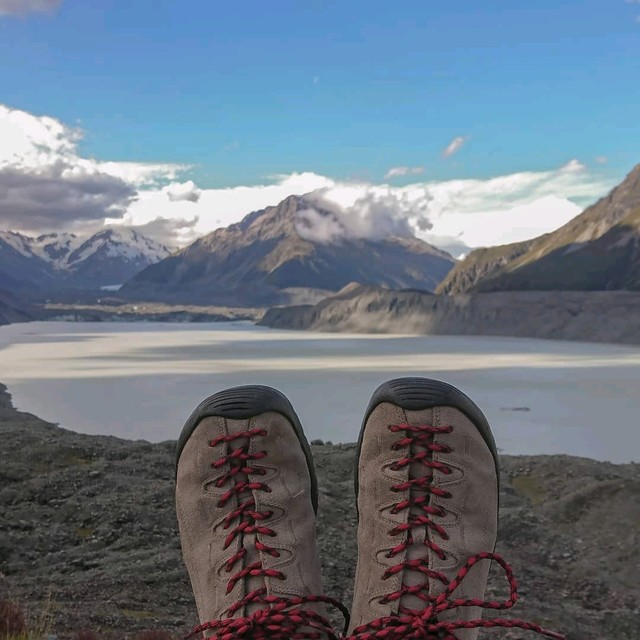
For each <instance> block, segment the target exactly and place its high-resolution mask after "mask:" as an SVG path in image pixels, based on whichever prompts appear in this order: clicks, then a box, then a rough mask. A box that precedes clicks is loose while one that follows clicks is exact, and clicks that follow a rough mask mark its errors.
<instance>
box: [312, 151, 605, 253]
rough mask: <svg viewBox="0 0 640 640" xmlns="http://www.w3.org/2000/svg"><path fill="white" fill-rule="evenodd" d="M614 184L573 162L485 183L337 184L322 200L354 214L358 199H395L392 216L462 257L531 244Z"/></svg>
mask: <svg viewBox="0 0 640 640" xmlns="http://www.w3.org/2000/svg"><path fill="white" fill-rule="evenodd" d="M612 186H613V185H612V184H610V183H608V182H603V181H601V180H599V179H598V178H596V177H594V176H593V175H591V174H590V173H589V172H588V171H586V169H585V168H584V167H582V165H580V163H579V162H578V161H575V160H573V161H570V162H568V163H566V164H565V165H563V166H561V167H559V168H558V169H555V170H552V171H543V172H521V173H515V174H510V175H506V176H498V177H495V178H490V179H486V180H473V179H467V180H449V181H443V182H423V183H415V184H411V185H407V186H405V187H399V188H392V187H379V186H374V185H348V184H337V185H335V186H334V187H333V188H330V189H326V190H324V191H323V193H322V196H323V198H325V199H328V200H330V201H333V202H336V203H337V204H339V205H340V206H341V207H342V208H343V210H345V211H347V212H349V211H350V210H354V209H355V210H356V211H357V208H358V207H357V202H358V200H362V199H363V198H365V196H366V197H368V201H371V200H372V199H373V200H379V201H381V202H386V203H387V204H389V202H390V201H389V199H388V198H389V195H393V197H395V198H396V199H397V204H396V206H394V207H388V208H387V209H386V215H387V217H388V218H390V217H393V216H395V217H397V218H400V219H402V220H404V221H406V222H407V223H408V225H409V226H410V228H411V230H412V231H413V232H414V233H415V234H416V235H417V236H418V237H420V238H422V239H424V240H426V241H428V242H431V243H432V244H435V245H437V246H440V247H442V248H446V249H447V250H449V251H452V252H453V253H454V254H456V255H457V254H460V253H463V252H465V251H467V250H468V248H470V247H473V248H475V247H481V246H488V245H495V244H505V243H508V242H516V241H520V240H527V239H529V238H533V237H536V236H538V235H541V234H543V233H547V232H549V231H552V230H554V229H556V228H558V227H559V226H561V225H562V224H564V223H566V222H568V221H569V220H570V219H571V218H573V217H574V216H575V215H577V214H578V213H579V212H580V211H581V209H582V206H581V205H582V204H587V203H591V202H593V201H595V200H596V199H597V198H598V197H600V196H602V195H604V194H605V193H606V192H607V191H608V189H610V188H611V187H612ZM577 203H580V204H577ZM387 224H388V222H387Z"/></svg>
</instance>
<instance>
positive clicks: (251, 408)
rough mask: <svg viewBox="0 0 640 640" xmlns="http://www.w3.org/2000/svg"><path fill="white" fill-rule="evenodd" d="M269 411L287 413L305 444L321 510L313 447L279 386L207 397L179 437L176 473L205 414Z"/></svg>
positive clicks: (244, 416) (237, 416) (234, 416)
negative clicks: (181, 457) (185, 448)
mask: <svg viewBox="0 0 640 640" xmlns="http://www.w3.org/2000/svg"><path fill="white" fill-rule="evenodd" d="M268 411H274V412H276V413H280V414H281V415H283V416H284V417H285V418H286V419H287V420H288V422H289V424H290V425H291V426H292V427H293V430H294V433H295V435H296V437H297V438H298V442H299V443H300V446H301V447H302V451H303V453H304V457H305V459H306V461H307V468H308V469H309V477H310V479H311V503H312V504H313V511H314V513H316V514H317V512H318V480H317V478H316V470H315V467H314V465H313V458H312V456H311V448H310V447H309V443H308V442H307V438H306V436H305V435H304V431H303V429H302V425H301V424H300V419H299V418H298V416H297V415H296V412H295V411H294V409H293V406H292V405H291V403H290V402H289V400H288V398H287V397H286V396H285V395H284V394H283V393H280V391H278V390H277V389H272V388H271V387H266V386H262V385H251V386H243V387H233V388H232V389H225V390H224V391H220V392H218V393H215V394H214V395H212V396H209V397H208V398H206V399H205V400H203V401H202V402H201V403H200V404H199V405H198V406H197V407H196V408H195V410H194V411H193V413H192V414H191V415H190V416H189V419H188V420H187V422H186V423H185V425H184V427H183V428H182V432H181V433H180V437H179V438H178V446H177V451H176V474H177V473H178V463H179V462H180V455H181V454H182V450H183V449H184V446H185V444H186V443H187V440H188V439H189V438H190V437H191V434H192V433H193V432H194V430H195V428H196V427H197V426H198V424H199V423H200V421H201V420H202V419H203V418H209V417H218V418H229V419H230V420H248V419H250V418H255V417H257V416H259V415H261V414H263V413H267V412H268Z"/></svg>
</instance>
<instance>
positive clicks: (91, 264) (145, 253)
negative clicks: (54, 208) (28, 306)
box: [0, 227, 170, 292]
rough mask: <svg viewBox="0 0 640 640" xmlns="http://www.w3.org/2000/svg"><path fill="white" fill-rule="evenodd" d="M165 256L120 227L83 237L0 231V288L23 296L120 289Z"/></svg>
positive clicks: (166, 252)
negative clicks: (23, 293)
mask: <svg viewBox="0 0 640 640" xmlns="http://www.w3.org/2000/svg"><path fill="white" fill-rule="evenodd" d="M169 253H170V249H169V248H168V247H165V246H163V245H161V244H159V243H157V242H155V241H154V240H151V239H149V238H147V237H145V236H143V235H142V234H140V233H138V232H137V231H135V230H134V229H129V228H124V227H123V228H114V229H104V230H102V231H100V232H98V233H96V234H95V235H93V236H91V237H89V238H82V237H79V236H76V235H74V234H70V233H49V234H45V235H41V236H38V237H35V238H34V237H29V236H26V235H23V234H21V233H16V232H13V231H0V286H1V287H4V288H7V289H11V290H13V291H24V292H29V291H31V292H33V291H44V292H47V291H50V290H55V289H60V288H66V287H74V288H81V289H82V288H85V289H99V288H100V287H102V286H107V285H119V284H122V283H123V282H124V281H125V280H128V279H129V278H131V277H132V276H133V275H135V274H136V273H138V272H139V271H141V270H142V269H144V268H145V267H147V266H148V265H150V264H152V263H154V262H157V261H158V260H161V259H162V258H164V257H166V256H167V255H169Z"/></svg>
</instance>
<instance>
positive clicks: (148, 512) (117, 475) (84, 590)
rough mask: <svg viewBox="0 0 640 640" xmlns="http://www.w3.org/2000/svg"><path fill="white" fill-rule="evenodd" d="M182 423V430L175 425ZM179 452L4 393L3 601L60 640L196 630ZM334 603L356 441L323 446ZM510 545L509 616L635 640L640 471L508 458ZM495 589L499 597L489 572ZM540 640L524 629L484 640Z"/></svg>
mask: <svg viewBox="0 0 640 640" xmlns="http://www.w3.org/2000/svg"><path fill="white" fill-rule="evenodd" d="M179 428H180V425H176V429H179ZM174 449H175V442H164V443H160V444H149V443H147V442H142V441H136V442H134V441H126V440H120V439H117V438H114V437H106V436H104V437H103V436H86V435H80V434H77V433H73V432H71V431H67V430H64V429H61V428H58V427H56V426H54V425H52V424H48V423H45V422H43V421H42V420H40V419H38V418H36V417H35V416H32V415H30V414H26V413H21V412H18V411H16V410H15V409H14V408H13V407H12V405H11V401H10V396H9V394H8V393H7V392H6V389H5V388H4V387H2V386H1V385H0V531H1V532H2V536H1V537H0V572H1V574H0V597H7V595H9V596H10V597H12V598H14V599H17V600H19V601H20V602H22V603H23V604H24V605H25V606H26V608H27V610H28V612H29V614H30V615H31V616H32V617H38V616H40V615H41V613H42V611H45V610H48V611H50V612H51V615H52V625H53V626H52V630H53V632H54V633H56V634H57V635H58V636H59V637H60V638H66V637H67V636H69V635H70V632H71V631H72V630H77V629H81V628H91V629H93V630H95V631H98V632H99V633H100V634H101V635H102V636H103V637H105V638H108V637H113V638H122V637H126V636H131V635H132V634H133V633H134V632H135V631H138V630H141V629H150V628H164V629H168V630H169V631H171V632H172V633H174V634H175V635H182V634H183V633H184V632H186V631H187V630H188V629H189V627H190V626H191V625H193V624H194V623H195V622H196V615H195V607H194V603H193V598H192V595H191V590H190V587H189V582H188V578H187V574H186V572H185V569H184V568H183V565H182V561H181V556H180V544H179V540H178V533H177V525H176V521H175V513H174V506H173V473H174ZM313 453H314V458H315V463H316V466H317V469H318V475H319V482H320V514H319V539H320V548H321V552H322V555H323V568H324V580H325V587H326V590H327V592H328V593H329V594H330V595H332V596H334V597H337V598H339V599H341V600H343V601H344V602H345V603H347V604H349V603H350V600H351V582H352V578H353V574H354V570H355V554H356V548H355V536H354V533H355V527H356V515H355V509H354V499H353V492H352V467H353V460H354V453H355V445H352V444H347V445H316V446H314V447H313ZM501 500H502V508H501V516H500V542H499V544H498V548H497V551H499V552H500V553H502V554H503V555H504V556H505V557H506V558H507V559H508V560H509V561H510V562H511V563H512V564H513V567H514V570H515V573H516V576H517V578H518V580H519V583H520V593H521V601H520V603H519V605H518V607H517V608H516V611H515V612H514V615H517V616H519V617H522V618H524V619H527V620H533V621H537V622H540V623H542V624H544V625H547V626H549V627H551V628H555V629H560V630H563V631H564V632H565V633H567V637H568V638H569V639H570V640H586V639H590V638H593V639H598V640H609V639H610V640H614V639H615V640H632V639H633V640H637V639H638V637H640V636H639V629H640V568H639V567H638V558H639V557H640V465H638V464H628V465H613V464H609V463H604V462H595V461H593V460H587V459H581V458H572V457H568V456H536V457H512V456H503V457H502V488H501ZM490 585H491V586H490V588H489V592H490V594H491V596H492V597H504V596H505V594H506V589H505V585H504V582H503V581H502V578H501V576H500V575H499V573H498V572H497V571H495V570H492V574H491V582H490ZM494 635H495V637H502V638H510V639H520V638H522V639H524V638H528V637H537V636H534V635H533V634H526V633H524V632H519V631H507V632H504V631H503V632H499V631H498V632H495V634H493V633H492V632H491V631H487V632H484V635H482V634H481V637H487V638H488V637H494Z"/></svg>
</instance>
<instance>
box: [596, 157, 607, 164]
mask: <svg viewBox="0 0 640 640" xmlns="http://www.w3.org/2000/svg"><path fill="white" fill-rule="evenodd" d="M596 162H597V163H598V164H607V162H609V158H607V156H597V157H596Z"/></svg>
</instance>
